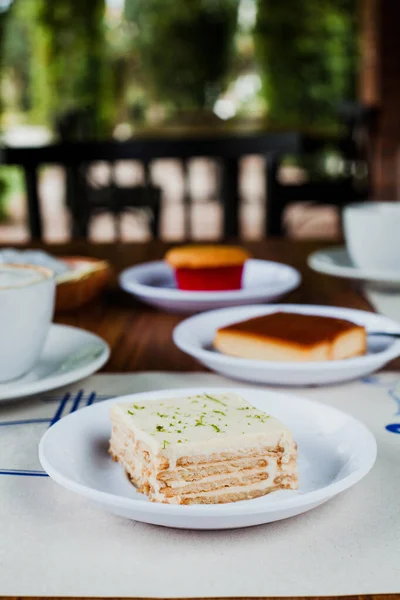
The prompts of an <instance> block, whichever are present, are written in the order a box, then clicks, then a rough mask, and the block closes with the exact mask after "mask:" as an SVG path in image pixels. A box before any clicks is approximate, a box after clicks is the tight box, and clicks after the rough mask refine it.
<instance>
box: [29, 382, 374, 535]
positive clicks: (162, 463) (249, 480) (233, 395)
mask: <svg viewBox="0 0 400 600" xmlns="http://www.w3.org/2000/svg"><path fill="white" fill-rule="evenodd" d="M39 458H40V461H41V464H42V466H43V468H44V469H45V470H46V472H47V473H48V474H49V475H50V477H52V479H53V480H55V481H56V482H57V483H58V484H60V485H61V486H63V487H65V488H67V489H69V490H71V491H73V492H75V493H77V494H80V495H81V496H84V497H85V498H87V499H89V500H91V501H93V502H95V503H96V504H97V505H99V506H100V507H102V508H103V509H105V510H107V511H109V512H112V513H115V514H117V515H120V516H123V517H126V518H130V519H134V520H136V521H142V522H144V523H152V524H155V525H163V526H168V527H177V528H182V529H230V528H236V527H249V526H252V525H259V524H263V523H269V522H272V521H277V520H281V519H285V518H287V517H293V516H295V515H298V514H300V513H303V512H305V511H308V510H310V509H313V508H315V507H316V506H319V505H320V504H322V503H324V502H326V501H328V500H330V499H331V498H333V497H334V496H336V495H337V494H339V493H340V492H342V491H344V490H346V489H348V488H350V487H351V486H353V485H354V484H356V483H357V482H358V481H360V480H361V479H362V478H363V477H364V476H365V475H366V474H367V473H368V471H369V470H370V469H371V468H372V466H373V464H374V461H375V458H376V442H375V439H374V437H373V435H372V434H371V433H370V432H369V431H368V430H367V428H366V427H365V426H364V425H363V424H362V423H361V422H359V421H357V420H356V419H354V418H353V417H351V416H350V415H346V414H345V413H343V412H340V411H339V410H337V409H335V408H334V407H332V406H329V405H324V404H320V403H315V402H311V401H310V400H306V399H304V398H301V397H298V396H295V395H293V394H283V393H278V392H276V391H271V390H269V391H266V390H257V389H249V388H245V389H241V388H221V387H219V388H187V389H171V390H161V391H160V390H158V391H152V392H146V393H137V394H130V395H128V396H122V397H120V398H115V399H112V400H108V401H103V402H98V403H96V404H93V405H92V406H89V407H86V408H83V409H81V410H78V411H76V412H74V413H72V414H70V415H68V416H67V417H65V418H63V419H61V420H60V421H59V422H58V423H56V424H55V425H53V426H52V427H50V428H49V429H48V431H47V432H46V433H45V435H44V436H43V438H42V440H41V442H40V445H39ZM345 501H346V499H345V498H344V499H343V502H345ZM333 510H334V511H335V508H334V507H333ZM99 518H103V517H102V516H101V514H99Z"/></svg>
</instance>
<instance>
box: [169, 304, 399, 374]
mask: <svg viewBox="0 0 400 600" xmlns="http://www.w3.org/2000/svg"><path fill="white" fill-rule="evenodd" d="M240 308H243V309H245V308H247V309H251V310H253V309H254V311H255V312H258V313H259V314H260V315H261V314H262V313H263V311H265V314H269V313H272V312H275V311H278V310H285V311H286V312H297V313H299V312H301V309H304V310H303V313H304V314H315V315H318V314H320V315H321V314H323V313H322V311H324V314H326V312H327V311H331V310H332V311H333V312H332V315H331V316H333V317H337V318H349V319H350V320H351V315H352V314H353V315H354V317H357V316H359V315H363V314H373V315H374V316H376V317H378V318H382V319H384V320H386V321H388V322H389V323H391V324H393V328H392V329H390V331H398V332H399V333H400V325H399V324H398V323H396V322H395V321H392V320H391V319H389V318H388V317H384V316H383V315H378V314H376V313H368V312H367V311H364V310H356V309H352V308H340V307H337V306H319V305H315V306H314V305H312V304H304V305H302V304H269V305H268V306H246V307H240ZM299 309H300V310H299ZM237 310H238V307H234V308H220V309H217V310H212V311H207V312H203V313H201V314H199V315H194V316H193V317H189V318H188V319H185V320H184V321H182V322H181V323H179V325H177V326H176V327H175V329H174V331H173V340H174V342H175V344H176V345H177V346H178V348H179V349H180V350H182V351H183V352H185V353H186V354H189V356H193V357H195V358H197V359H199V360H200V361H202V362H203V361H207V363H208V364H210V362H213V363H218V364H220V365H228V366H230V367H232V368H234V367H235V366H237V367H241V368H247V369H251V370H252V369H263V368H264V369H265V368H266V367H268V369H275V370H276V371H288V370H290V371H295V372H299V371H301V372H307V373H314V372H315V371H316V370H318V367H319V366H321V365H323V367H324V369H329V370H330V371H340V370H342V369H343V368H344V367H346V370H347V368H352V367H357V366H359V365H360V364H361V363H362V364H363V365H365V366H366V367H367V366H368V365H371V366H372V367H373V366H374V365H375V363H376V361H377V359H378V357H379V360H380V362H382V363H383V362H389V361H390V360H392V359H393V358H396V357H397V356H399V355H400V340H395V341H394V342H393V344H392V345H391V347H390V348H387V349H386V350H383V351H382V352H377V353H375V354H370V355H365V356H356V357H355V358H346V359H344V360H335V361H329V362H327V361H323V362H312V361H307V362H292V361H272V360H271V361H269V360H268V361H267V360H251V359H249V358H236V357H234V356H227V355H225V354H220V353H218V352H215V351H210V350H205V349H204V348H199V347H198V346H194V345H192V344H188V343H186V342H185V341H184V340H183V341H182V337H183V336H185V332H186V331H187V329H188V328H189V327H190V326H191V325H192V324H193V322H195V321H201V320H207V318H209V317H213V316H215V315H217V314H218V313H220V314H221V313H224V314H225V315H227V313H228V312H229V311H232V313H233V312H236V311H237ZM313 311H315V312H313ZM318 311H321V312H318ZM340 312H341V313H342V314H341V315H340V314H339V313H340ZM343 312H346V313H347V314H346V316H345V315H343ZM254 316H256V315H254ZM243 318H246V317H243ZM247 318H251V315H249V316H248V317H247ZM388 331H389V330H388Z"/></svg>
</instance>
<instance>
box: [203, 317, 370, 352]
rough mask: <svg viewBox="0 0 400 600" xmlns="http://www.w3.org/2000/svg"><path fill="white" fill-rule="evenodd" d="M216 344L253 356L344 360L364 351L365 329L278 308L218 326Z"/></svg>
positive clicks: (344, 321)
mask: <svg viewBox="0 0 400 600" xmlns="http://www.w3.org/2000/svg"><path fill="white" fill-rule="evenodd" d="M214 347H215V348H216V349H217V350H219V351H220V352H222V353H223V354H227V355H229V356H235V357H238V358H247V359H252V360H268V361H323V360H341V359H345V358H350V357H352V356H358V355H361V354H364V353H365V350H366V333H365V329H364V328H363V327H361V326H359V325H356V324H354V323H351V322H350V321H346V320H344V319H336V318H331V317H321V316H315V315H302V314H298V313H286V312H277V313H272V314H269V315H265V316H262V317H256V318H254V319H249V320H247V321H242V322H239V323H234V324H232V325H228V326H227V327H223V328H221V329H219V330H218V331H217V333H216V335H215V339H214Z"/></svg>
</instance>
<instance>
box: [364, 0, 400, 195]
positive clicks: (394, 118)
mask: <svg viewBox="0 0 400 600" xmlns="http://www.w3.org/2000/svg"><path fill="white" fill-rule="evenodd" d="M361 7H362V13H361V16H362V19H361V23H362V36H361V39H362V45H361V55H362V58H361V69H360V98H361V100H362V102H364V103H365V104H368V105H371V104H373V105H375V106H377V107H378V108H379V117H378V123H377V131H376V138H375V139H374V142H373V146H374V159H373V169H372V180H373V189H374V196H375V198H377V199H380V200H396V199H397V200H398V199H400V198H399V196H398V186H397V178H398V175H397V167H398V162H397V161H398V159H397V156H398V153H399V149H400V113H399V107H400V76H399V74H400V67H399V64H400V2H399V0H362V3H361Z"/></svg>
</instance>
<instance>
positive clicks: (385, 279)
mask: <svg viewBox="0 0 400 600" xmlns="http://www.w3.org/2000/svg"><path fill="white" fill-rule="evenodd" d="M345 250H346V248H345V246H340V247H337V246H331V247H329V248H325V249H324V250H316V251H315V252H313V253H312V254H310V256H309V257H308V258H307V264H308V266H309V267H310V268H311V269H314V271H317V272H318V273H323V274H324V275H332V276H334V277H345V278H346V279H361V280H364V281H381V282H382V283H396V284H397V283H400V271H382V270H379V271H376V270H373V269H361V268H359V267H356V266H342V265H338V264H337V263H329V262H328V261H326V260H324V258H323V255H324V254H328V253H331V254H332V253H333V255H335V254H336V253H338V252H343V251H345Z"/></svg>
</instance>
